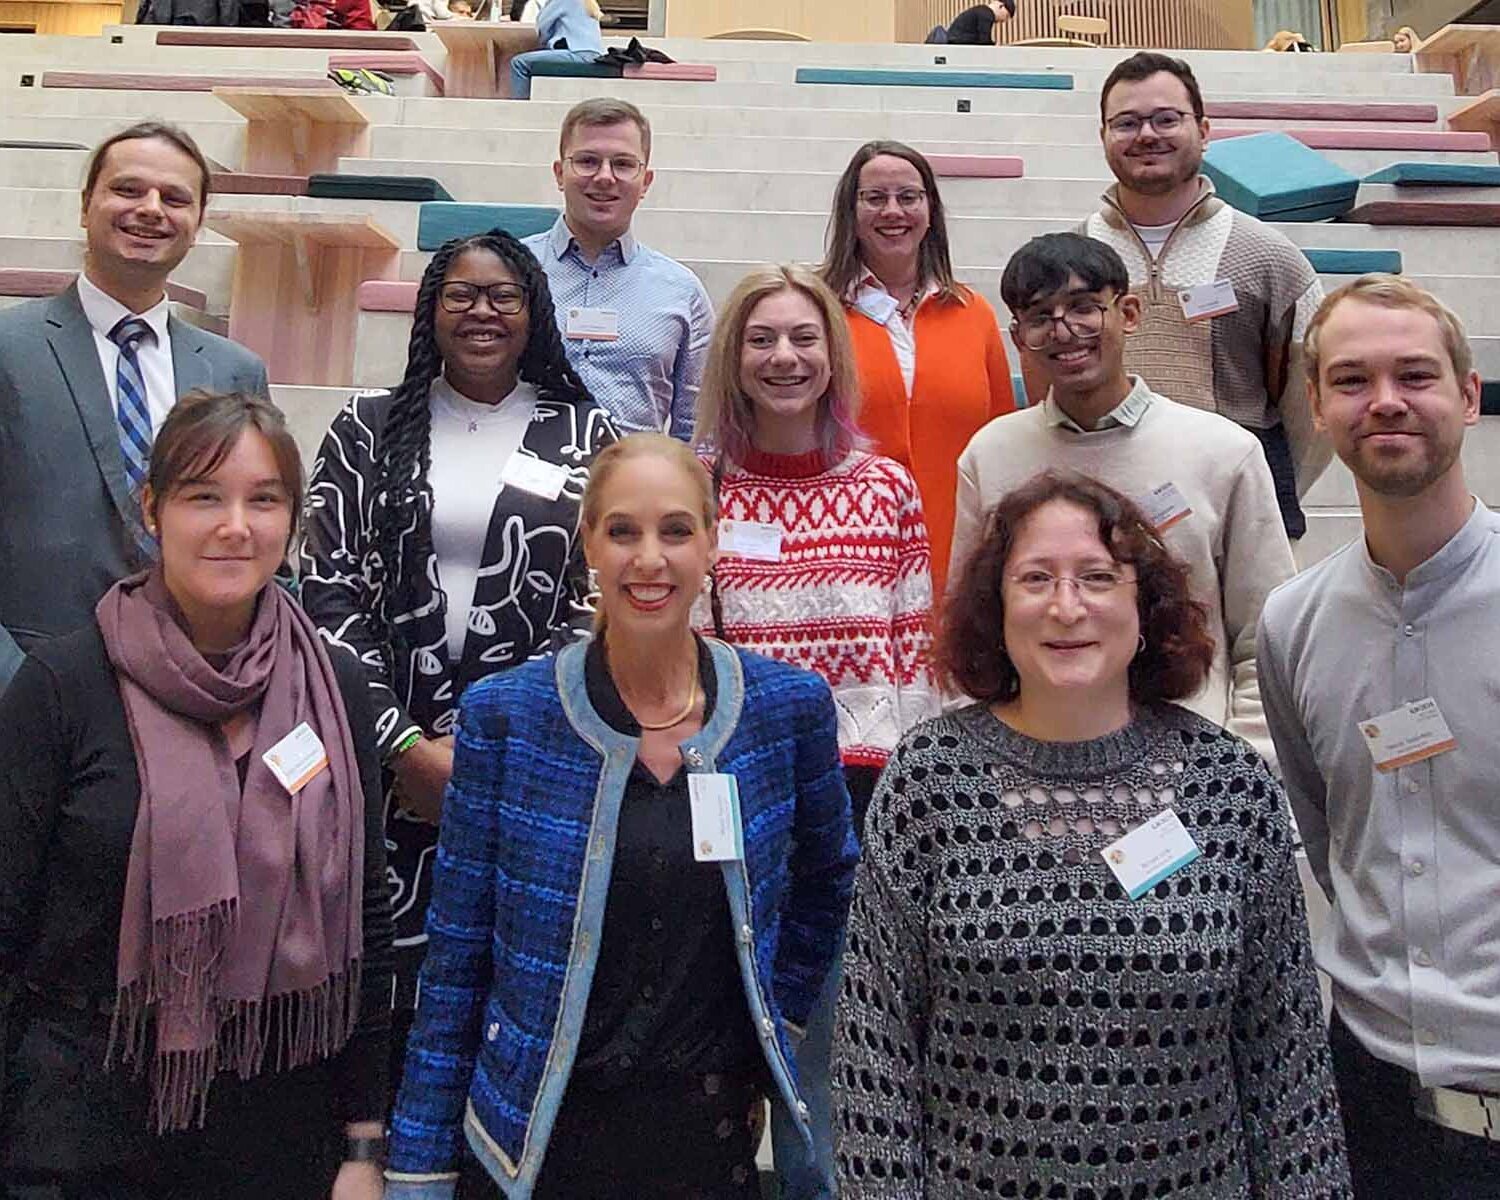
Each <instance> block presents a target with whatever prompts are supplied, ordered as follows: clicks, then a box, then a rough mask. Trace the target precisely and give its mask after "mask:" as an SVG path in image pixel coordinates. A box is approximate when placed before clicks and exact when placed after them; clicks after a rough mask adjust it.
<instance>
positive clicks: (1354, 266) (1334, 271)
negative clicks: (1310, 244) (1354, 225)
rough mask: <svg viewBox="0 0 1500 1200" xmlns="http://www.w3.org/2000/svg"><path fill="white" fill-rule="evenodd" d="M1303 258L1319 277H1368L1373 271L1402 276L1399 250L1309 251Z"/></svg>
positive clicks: (1305, 250)
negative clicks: (1310, 264)
mask: <svg viewBox="0 0 1500 1200" xmlns="http://www.w3.org/2000/svg"><path fill="white" fill-rule="evenodd" d="M1302 253H1303V256H1304V257H1305V258H1306V259H1307V261H1308V262H1310V263H1312V269H1313V270H1314V271H1316V272H1317V273H1318V274H1319V275H1368V274H1370V272H1372V271H1384V272H1386V273H1387V274H1389V275H1399V274H1401V251H1399V250H1308V249H1305V248H1304V249H1303V251H1302Z"/></svg>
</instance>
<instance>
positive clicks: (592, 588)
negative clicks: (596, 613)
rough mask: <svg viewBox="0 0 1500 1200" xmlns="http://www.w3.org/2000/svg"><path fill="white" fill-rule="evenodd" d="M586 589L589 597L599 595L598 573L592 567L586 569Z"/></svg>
mask: <svg viewBox="0 0 1500 1200" xmlns="http://www.w3.org/2000/svg"><path fill="white" fill-rule="evenodd" d="M588 589H589V595H590V596H597V595H598V594H599V572H598V571H597V570H596V569H595V568H593V567H590V568H589V569H588Z"/></svg>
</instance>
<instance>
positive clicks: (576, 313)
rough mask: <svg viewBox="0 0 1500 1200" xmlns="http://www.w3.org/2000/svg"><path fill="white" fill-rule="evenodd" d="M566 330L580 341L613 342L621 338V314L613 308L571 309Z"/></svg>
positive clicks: (570, 335)
mask: <svg viewBox="0 0 1500 1200" xmlns="http://www.w3.org/2000/svg"><path fill="white" fill-rule="evenodd" d="M565 328H566V332H567V335H568V336H569V337H570V338H573V339H575V340H578V341H585V342H613V341H615V340H616V339H617V338H618V337H619V336H620V314H619V313H618V312H617V311H616V310H615V309H613V308H570V309H568V316H567V322H566V326H565Z"/></svg>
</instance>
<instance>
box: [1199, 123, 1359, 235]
mask: <svg viewBox="0 0 1500 1200" xmlns="http://www.w3.org/2000/svg"><path fill="white" fill-rule="evenodd" d="M1203 173H1204V174H1205V175H1207V176H1208V177H1209V178H1210V179H1212V180H1213V183H1214V188H1215V189H1216V190H1217V191H1218V193H1219V195H1220V196H1222V197H1223V198H1224V199H1225V200H1226V201H1227V202H1228V203H1230V204H1232V205H1234V207H1235V208H1237V209H1239V210H1240V211H1241V212H1246V213H1249V214H1250V215H1251V216H1252V217H1260V218H1261V219H1262V220H1267V221H1324V220H1328V219H1329V218H1331V217H1339V216H1342V215H1343V214H1344V213H1346V212H1348V211H1349V210H1350V209H1351V208H1353V207H1354V198H1355V196H1356V194H1357V193H1358V192H1359V178H1358V176H1355V175H1351V174H1350V173H1349V172H1348V171H1346V170H1344V169H1343V168H1342V167H1340V166H1337V165H1335V164H1334V163H1333V162H1332V161H1331V160H1329V159H1328V158H1325V157H1324V156H1323V155H1321V154H1319V153H1318V152H1317V151H1316V150H1312V149H1309V148H1308V147H1307V146H1304V145H1303V144H1302V143H1301V142H1299V141H1298V140H1297V139H1296V138H1293V137H1288V136H1287V135H1286V134H1284V133H1252V134H1246V135H1244V136H1242V137H1231V138H1221V139H1220V140H1218V141H1216V142H1210V143H1209V146H1208V149H1207V151H1206V152H1205V153H1204V155H1203Z"/></svg>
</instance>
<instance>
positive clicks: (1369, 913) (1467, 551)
mask: <svg viewBox="0 0 1500 1200" xmlns="http://www.w3.org/2000/svg"><path fill="white" fill-rule="evenodd" d="M1305 346H1306V361H1307V367H1308V373H1309V377H1310V383H1311V386H1310V388H1309V395H1310V397H1311V401H1312V415H1313V419H1314V422H1315V424H1316V426H1317V428H1318V431H1319V432H1320V433H1326V434H1327V435H1328V436H1329V437H1330V438H1331V440H1332V443H1333V447H1334V449H1335V450H1336V451H1337V452H1338V456H1339V457H1340V458H1341V459H1342V460H1343V461H1344V463H1345V464H1346V465H1347V466H1348V468H1349V470H1350V471H1351V473H1352V474H1353V475H1354V480H1355V486H1356V488H1357V490H1358V494H1359V507H1360V512H1361V515H1362V516H1363V518H1364V536H1363V537H1362V538H1359V539H1357V540H1355V541H1353V542H1350V543H1349V544H1348V545H1347V546H1345V547H1344V548H1343V549H1342V550H1340V551H1338V552H1337V553H1335V554H1333V555H1330V556H1329V557H1328V558H1326V559H1324V560H1323V561H1322V562H1321V563H1318V564H1317V565H1316V566H1314V567H1311V568H1310V569H1308V570H1306V571H1304V572H1303V573H1302V574H1301V575H1298V576H1296V577H1295V578H1293V579H1291V580H1290V581H1288V582H1287V583H1284V584H1282V585H1281V587H1279V588H1277V589H1276V590H1275V591H1273V592H1272V593H1271V595H1270V596H1269V597H1268V598H1267V600H1266V603H1265V607H1264V609H1263V610H1262V615H1261V624H1260V634H1259V637H1258V638H1257V639H1256V642H1257V649H1258V652H1259V659H1260V695H1261V701H1262V703H1263V704H1264V705H1265V712H1266V718H1267V722H1268V723H1269V725H1270V728H1271V736H1272V737H1273V738H1274V739H1275V742H1276V750H1277V754H1278V757H1279V759H1280V763H1281V770H1282V775H1283V778H1284V780H1285V783H1286V790H1287V796H1288V798H1289V799H1290V800H1291V802H1292V808H1293V809H1294V810H1295V812H1296V814H1297V824H1298V827H1299V828H1300V830H1301V832H1302V837H1303V841H1304V843H1305V844H1306V847H1307V861H1308V865H1309V866H1311V868H1312V870H1313V874H1314V875H1316V876H1317V879H1318V882H1319V884H1321V885H1322V888H1323V891H1324V892H1325V893H1326V894H1327V896H1328V900H1329V903H1330V905H1331V910H1330V913H1329V917H1328V921H1327V924H1326V926H1325V927H1324V929H1323V930H1322V932H1321V934H1320V936H1319V937H1318V940H1317V945H1316V947H1315V949H1314V953H1315V955H1316V957H1317V962H1318V966H1319V967H1321V968H1322V969H1323V970H1324V971H1325V972H1326V973H1327V974H1328V976H1329V978H1330V979H1331V981H1332V984H1333V1008H1334V1015H1333V1023H1332V1027H1331V1028H1330V1030H1329V1039H1328V1040H1329V1047H1330V1050H1331V1051H1332V1054H1333V1068H1334V1076H1335V1079H1336V1081H1337V1084H1338V1091H1339V1100H1340V1102H1341V1106H1342V1109H1343V1114H1344V1128H1345V1133H1346V1145H1347V1149H1348V1152H1349V1167H1350V1173H1351V1175H1352V1177H1353V1181H1354V1194H1355V1197H1356V1200H1396V1198H1397V1197H1399V1198H1400V1200H1500V986H1497V980H1500V937H1496V931H1497V925H1496V896H1497V895H1500V807H1497V805H1496V796H1497V795H1500V742H1497V741H1496V738H1495V703H1496V699H1497V697H1500V637H1497V634H1500V619H1497V615H1500V613H1497V602H1496V598H1497V597H1500V515H1497V514H1495V513H1492V512H1491V511H1490V510H1489V509H1488V508H1486V507H1485V506H1484V505H1483V504H1481V503H1479V502H1478V501H1476V499H1475V497H1474V496H1473V495H1472V493H1471V492H1470V490H1469V485H1468V483H1467V481H1466V479H1465V477H1464V466H1463V459H1462V457H1461V451H1462V448H1463V442H1464V434H1465V432H1466V430H1467V429H1468V428H1469V427H1471V426H1473V425H1475V424H1477V423H1478V421H1479V392H1480V380H1479V375H1478V374H1477V373H1476V372H1475V370H1474V361H1473V355H1472V352H1471V350H1470V347H1469V345H1468V343H1467V341H1466V339H1465V336H1464V331H1463V326H1462V325H1461V324H1460V323H1459V321H1458V318H1457V317H1455V316H1454V315H1453V313H1452V312H1450V311H1449V310H1448V309H1446V308H1444V307H1443V306H1442V304H1441V303H1440V302H1439V301H1438V300H1437V299H1435V298H1434V297H1433V296H1432V295H1431V294H1429V293H1427V292H1425V291H1423V290H1422V289H1421V288H1419V287H1417V286H1416V285H1415V284H1413V283H1411V282H1409V281H1408V280H1405V279H1402V278H1399V277H1396V276H1389V275H1367V276H1365V277H1364V278H1362V279H1360V280H1358V281H1357V282H1355V283H1352V284H1350V285H1349V286H1348V287H1346V288H1343V289H1341V290H1340V291H1338V292H1335V293H1334V294H1333V295H1331V296H1329V297H1328V299H1327V300H1325V301H1324V302H1323V305H1322V307H1321V308H1320V309H1319V310H1318V312H1317V315H1316V316H1314V317H1313V319H1312V323H1311V325H1310V326H1309V327H1308V332H1307V338H1306V342H1305Z"/></svg>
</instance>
